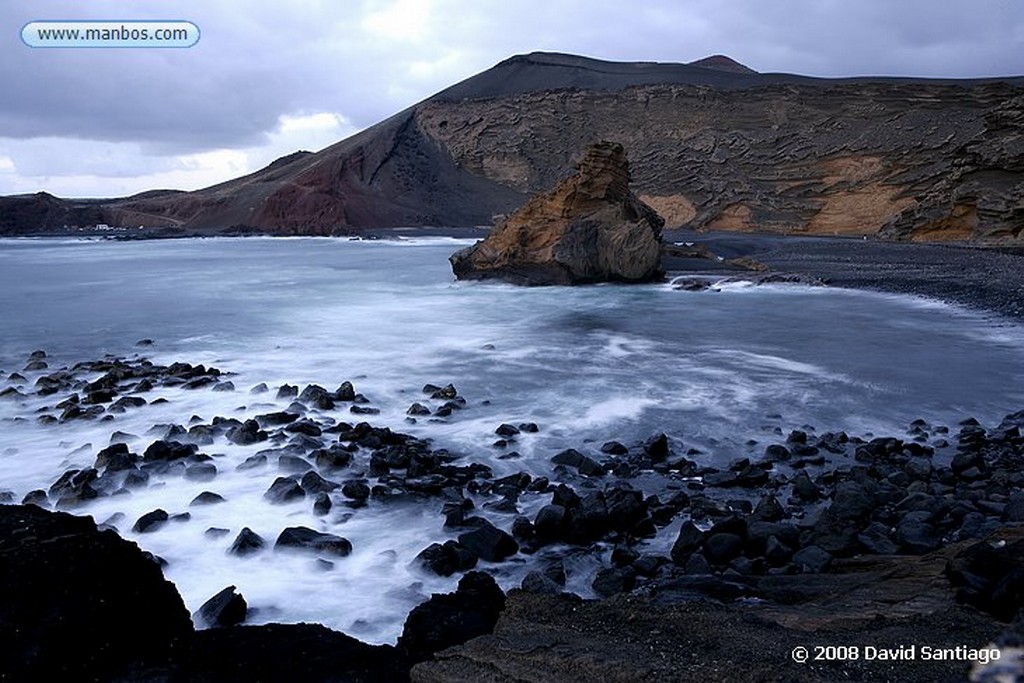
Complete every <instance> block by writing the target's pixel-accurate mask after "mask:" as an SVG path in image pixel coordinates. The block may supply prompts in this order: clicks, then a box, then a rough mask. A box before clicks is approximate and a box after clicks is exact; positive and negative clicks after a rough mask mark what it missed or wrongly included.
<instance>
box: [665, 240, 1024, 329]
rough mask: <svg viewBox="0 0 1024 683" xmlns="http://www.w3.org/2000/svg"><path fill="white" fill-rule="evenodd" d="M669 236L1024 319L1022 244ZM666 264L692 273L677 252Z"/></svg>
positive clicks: (853, 283)
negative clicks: (682, 266) (676, 257)
mask: <svg viewBox="0 0 1024 683" xmlns="http://www.w3.org/2000/svg"><path fill="white" fill-rule="evenodd" d="M664 239H665V241H666V242H669V243H671V242H686V241H693V242H698V243H700V244H703V245H706V246H707V247H708V248H709V249H710V250H711V251H712V252H713V253H714V254H716V255H718V256H721V257H722V258H725V259H732V258H738V257H748V258H751V259H754V260H756V261H759V262H761V263H764V264H765V265H767V266H769V267H770V268H771V269H772V270H775V271H780V272H784V273H797V274H801V275H805V276H808V277H811V278H817V279H820V280H822V281H824V282H826V283H827V284H829V285H831V286H834V287H849V288H851V289H866V290H874V291H880V292H888V293H893V294H911V295H917V296H924V297H929V298H933V299H939V300H941V301H945V302H948V303H953V304H957V305H961V306H965V307H968V308H972V309H980V310H983V311H988V312H991V313H995V314H998V315H1000V316H1005V317H1007V318H1013V319H1017V320H1021V319H1024V249H1021V248H1015V247H976V246H969V245H961V244H923V243H908V242H891V241H885V240H877V239H868V240H865V239H860V238H848V237H818V236H815V237H805V236H795V235H768V234H751V233H728V232H711V233H695V232H692V231H681V230H673V231H666V232H665V234H664ZM665 265H666V270H667V271H668V272H669V273H670V274H683V273H685V272H687V271H686V270H685V269H679V266H678V265H677V264H676V263H674V262H673V261H672V260H671V259H668V262H667V263H666V264H665ZM697 267H699V265H697ZM734 272H736V273H742V272H744V271H743V270H741V269H738V268H737V269H734Z"/></svg>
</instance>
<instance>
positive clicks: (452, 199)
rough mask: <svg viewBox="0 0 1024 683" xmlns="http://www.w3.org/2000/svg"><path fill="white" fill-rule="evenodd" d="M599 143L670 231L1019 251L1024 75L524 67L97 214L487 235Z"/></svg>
mask: <svg viewBox="0 0 1024 683" xmlns="http://www.w3.org/2000/svg"><path fill="white" fill-rule="evenodd" d="M601 139H609V140H617V141H619V142H621V143H622V144H623V145H624V146H625V147H626V149H628V150H629V153H630V159H631V168H632V174H633V187H634V189H635V190H636V192H637V194H638V195H640V197H641V198H642V199H643V201H645V202H646V203H648V204H649V205H650V206H652V207H654V208H655V209H656V210H657V211H659V212H660V213H661V215H662V216H663V217H664V218H665V219H666V221H667V225H668V226H669V227H678V226H688V227H693V228H697V229H724V230H751V231H753V230H757V231H773V232H785V233H806V234H822V235H833V234H839V235H879V236H882V237H888V238H894V239H908V240H926V241H936V240H970V241H975V242H983V243H984V242H998V243H1020V242H1021V241H1024V236H1022V228H1024V161H1022V160H1024V78H1012V79H1002V80H989V81H949V80H945V81H937V80H922V79H916V80H911V79H878V78H870V79H842V80H830V79H814V78H807V77H802V76H794V75H788V74H758V73H756V72H753V71H751V70H750V69H747V68H745V67H743V66H742V65H737V64H735V63H733V62H731V60H727V58H723V57H716V58H713V59H711V60H710V61H702V62H696V63H694V64H653V63H613V62H602V61H599V60H592V59H587V58H583V57H574V56H572V55H558V54H544V53H535V54H531V55H521V56H517V57H513V58H511V59H508V60H506V61H505V62H502V63H501V64H498V65H497V66H495V67H494V68H492V69H489V70H487V71H485V72H482V73H480V74H477V75H476V76H473V77H471V78H469V79H467V80H465V81H463V82H461V83H458V84H456V85H454V86H452V87H451V88H448V89H446V90H444V91H442V92H440V93H438V94H437V95H435V96H434V97H432V98H429V99H427V100H425V101H423V102H421V103H419V104H417V105H415V106H413V107H410V108H409V109H407V110H405V111H403V112H400V113H398V114H396V115H395V116H393V117H391V118H389V119H387V120H385V121H382V122H381V123H379V124H377V125H375V126H373V127H371V128H368V129H366V130H364V131H362V132H361V133H358V134H357V135H355V136H353V137H351V138H348V139H346V140H343V141H341V142H339V143H337V144H335V145H333V146H331V147H328V148H327V149H324V150H322V151H320V152H317V153H316V154H309V153H298V154H295V155H291V156H289V157H286V158H284V159H281V160H278V161H277V162H275V163H274V164H271V165H270V166H269V167H267V168H265V169H263V170H261V171H258V172H256V173H253V174H250V175H248V176H245V177H243V178H239V179H236V180H232V181H230V182H227V183H222V184H220V185H217V186H214V187H211V188H207V189H204V190H198V191H195V192H187V193H161V194H156V195H144V196H139V197H132V198H127V199H121V200H111V201H109V202H105V203H104V204H103V206H102V212H103V213H102V215H103V216H104V219H105V220H106V221H107V222H109V223H111V224H124V225H132V226H135V225H139V224H144V225H151V226H170V227H175V228H179V229H182V230H218V229H223V228H231V227H241V228H246V229H256V230H260V231H264V232H270V233H280V234H331V233H354V232H360V231H363V230H367V229H372V228H379V227H397V226H470V225H490V224H491V223H492V218H493V217H494V216H495V215H506V214H508V213H510V212H511V211H513V210H515V209H516V208H518V207H519V206H521V205H522V204H523V203H524V202H525V201H526V199H527V198H528V197H529V196H530V195H531V194H533V193H535V192H538V191H541V190H543V189H545V188H548V187H551V186H553V184H554V183H555V182H556V181H557V180H558V179H560V178H562V177H564V176H565V175H566V174H567V173H568V172H570V171H571V170H572V165H573V161H574V159H573V155H575V154H576V153H577V152H578V150H580V149H583V148H584V147H585V146H586V145H587V144H589V143H591V142H593V141H595V140H601ZM12 199H13V198H0V217H2V216H3V215H4V206H3V205H4V203H5V202H9V201H11V200H12ZM26 207H28V205H27V204H26V203H25V201H24V200H22V201H21V203H20V204H18V205H17V206H16V207H15V208H13V209H12V210H11V211H8V212H7V213H8V214H10V215H12V216H16V217H17V220H16V221H15V222H16V225H13V227H12V228H11V229H12V230H14V231H17V230H19V229H20V230H22V231H31V230H33V229H39V228H40V227H44V226H49V227H53V226H54V224H55V223H56V222H57V221H58V220H63V218H60V217H62V216H63V215H64V214H65V213H66V212H63V213H62V210H61V208H60V207H56V208H55V207H52V206H48V205H46V206H44V205H43V204H42V203H39V206H38V207H37V208H38V211H36V212H35V213H34V214H33V213H32V211H30V210H29V208H31V207H28V208H26ZM91 209H93V210H99V209H98V207H97V206H95V205H94V206H92V207H91Z"/></svg>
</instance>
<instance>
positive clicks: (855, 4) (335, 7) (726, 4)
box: [0, 0, 1024, 197]
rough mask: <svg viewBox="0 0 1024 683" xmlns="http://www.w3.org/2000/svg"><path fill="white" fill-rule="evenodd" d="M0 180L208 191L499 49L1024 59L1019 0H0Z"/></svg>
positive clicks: (899, 62)
mask: <svg viewBox="0 0 1024 683" xmlns="http://www.w3.org/2000/svg"><path fill="white" fill-rule="evenodd" d="M47 19H51V20H71V19H97V20H99V19H102V20H122V19H124V20H130V19H135V20H141V19H147V20H155V19H167V20H171V19H174V20H187V21H191V22H193V23H194V24H195V25H197V26H198V27H199V28H200V30H201V32H202V36H201V38H200V40H199V42H198V43H197V44H196V45H195V46H193V47H190V48H183V49H156V48H124V49H112V48H97V49H84V48H82V49H76V48H69V49H43V48H30V47H28V46H27V45H25V44H24V43H23V42H22V41H21V38H20V35H21V30H22V27H23V26H25V24H27V23H28V22H31V21H37V20H47ZM0 31H2V32H3V34H2V37H0V195H5V194H20V193H30V192H38V191H47V192H50V193H52V194H55V195H58V196H64V197H114V196H125V195H129V194H133V193H135V192H140V191H143V190H148V189H157V188H175V189H185V190H189V189H197V188H200V187H205V186H208V185H211V184H214V183H217V182H221V181H223V180H227V179H230V178H233V177H237V176H239V175H243V174H245V173H249V172H252V171H254V170H257V169H259V168H262V167H263V166H265V165H266V164H268V163H270V162H271V161H273V160H274V159H275V158H277V157H280V156H283V155H285V154H289V153H291V152H293V151H295V150H298V149H307V150H311V151H316V150H318V149H322V148H323V147H326V146H328V145H330V144H332V143H334V142H337V141H338V140H341V139H343V138H345V137H348V136H349V135H352V134H353V133H355V132H357V131H359V130H361V129H363V128H366V127H368V126H371V125H373V124H374V123H376V122H378V121H380V120H382V119H384V118H386V117H388V116H390V115H391V114H394V113H396V112H398V111H401V110H402V109H404V108H406V107H408V106H410V105H412V104H415V103H416V102H418V101H419V100H422V99H424V98H426V97H428V96H430V95H431V94H433V93H435V92H437V91H439V90H441V89H443V88H445V87H447V86H448V85H451V84H453V83H456V82H458V81H460V80H462V79H464V78H468V77H469V76H472V75H473V74H475V73H478V72H480V71H483V70H485V69H487V68H489V67H491V66H493V65H494V64H496V63H498V62H500V61H501V60H503V59H505V58H507V57H509V56H511V55H514V54H522V53H526V52H532V51H535V50H545V51H556V52H568V53H574V54H582V55H586V56H590V57H597V58H600V59H608V60H616V61H619V60H621V61H634V60H637V61H658V62H689V61H693V60H696V59H700V58H702V57H705V56H708V55H711V54H726V55H728V56H730V57H732V58H734V59H736V60H737V61H739V62H741V63H743V64H746V65H747V66H749V67H751V68H753V69H756V70H758V71H763V72H773V71H774V72H789V73H800V74H806V75H813V76H861V75H885V76H918V77H926V76H934V77H953V78H959V77H963V78H969V77H986V76H1005V75H1024V2H1021V1H1020V0H968V1H963V2H961V1H959V0H899V1H898V2H897V1H895V0H856V1H853V0H842V1H840V0H633V1H632V2H622V0H516V1H515V2H509V1H508V0H497V1H495V0H177V1H173V2H171V1H168V0H146V1H145V2H139V1H137V0H136V1H125V0H121V1H117V0H71V1H68V0H4V1H3V2H0Z"/></svg>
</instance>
